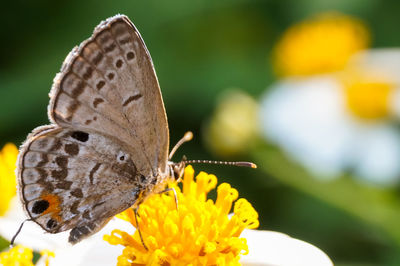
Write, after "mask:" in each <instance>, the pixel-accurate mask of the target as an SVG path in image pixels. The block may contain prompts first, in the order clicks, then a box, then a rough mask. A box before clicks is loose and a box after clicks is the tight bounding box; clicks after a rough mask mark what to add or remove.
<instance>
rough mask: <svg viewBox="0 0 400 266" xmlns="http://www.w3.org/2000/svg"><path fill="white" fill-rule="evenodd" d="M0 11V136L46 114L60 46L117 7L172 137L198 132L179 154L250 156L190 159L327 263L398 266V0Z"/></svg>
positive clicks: (19, 137)
mask: <svg viewBox="0 0 400 266" xmlns="http://www.w3.org/2000/svg"><path fill="white" fill-rule="evenodd" d="M1 13H2V16H1V17H0V21H1V25H2V27H1V28H0V32H1V36H2V39H1V40H2V41H1V42H0V49H1V51H2V52H1V53H0V144H1V146H3V145H4V144H5V143H7V142H13V143H15V144H17V145H20V144H21V142H22V141H23V140H24V139H25V137H26V135H27V134H28V133H29V132H30V131H31V130H32V129H33V128H35V127H36V126H39V125H42V124H46V123H48V118H47V104H48V100H49V98H48V92H49V90H50V87H51V84H52V80H53V78H54V76H55V74H56V73H57V72H58V71H59V69H60V66H61V63H62V61H63V60H64V58H65V56H66V55H67V54H68V52H69V51H70V50H71V49H72V47H73V46H75V45H78V44H79V43H80V42H81V41H83V40H84V39H86V38H88V37H89V36H90V35H91V33H92V30H93V28H94V27H95V26H96V25H97V24H98V23H99V22H100V21H101V20H103V19H105V18H107V17H109V16H112V15H114V14H116V13H123V14H126V15H128V16H129V17H130V19H131V20H132V21H133V23H134V24H135V25H136V27H137V28H138V29H139V31H140V32H141V34H142V37H143V38H144V40H145V42H146V44H147V47H148V49H149V51H150V53H151V55H152V58H153V61H154V65H155V68H156V71H157V75H158V78H159V82H160V85H161V89H162V94H163V97H164V102H165V106H166V109H167V114H168V120H169V126H170V134H171V143H172V144H174V143H175V142H176V141H177V140H179V138H180V137H181V136H183V134H184V133H185V132H186V131H187V130H191V131H193V133H194V135H195V138H194V140H193V141H191V142H190V143H187V144H185V145H184V146H183V147H182V148H181V149H180V150H179V151H178V153H177V154H176V155H175V160H179V159H180V158H181V157H182V156H183V155H186V156H187V157H188V158H189V159H215V160H251V161H254V162H255V163H257V164H258V166H259V168H258V169H256V170H253V169H244V168H230V167H226V166H214V165H197V166H195V170H197V171H200V170H204V171H207V172H209V173H214V174H216V175H217V176H218V178H219V181H220V182H224V181H226V182H229V183H231V184H232V186H234V187H236V188H237V189H238V190H239V193H240V196H241V197H245V198H247V199H248V200H249V201H250V202H251V203H252V204H253V206H254V207H255V209H256V210H257V211H258V212H259V215H260V229H263V230H272V231H279V232H282V233H286V234H289V235H291V236H292V237H295V238H299V239H302V240H304V241H307V242H309V243H312V244H314V245H316V246H317V247H319V248H321V249H322V250H324V251H325V252H326V253H327V254H328V255H329V256H330V257H331V259H332V260H333V261H334V262H335V264H336V265H399V264H400V226H399V223H400V193H399V191H400V190H399V188H400V187H399V183H400V182H399V181H400V170H399V169H398V168H399V164H400V155H399V153H400V144H399V142H400V131H399V123H398V117H399V116H398V114H399V112H398V109H400V108H399V107H400V102H399V101H398V97H397V95H398V92H397V88H400V86H397V85H398V84H399V83H398V81H399V77H400V75H399V74H400V56H399V51H398V50H397V49H398V48H399V47H400V34H399V30H398V25H399V23H400V17H399V14H400V2H398V1H395V0H391V1H390V0H386V1H378V0H355V1H345V0H338V1H328V0H301V1H298V0H265V1H261V0H260V1H249V0H220V1H205V0H192V1H183V0H172V1H155V0H147V1H136V0H126V1H119V0H118V1H93V0H90V1H76V0H71V1H7V2H5V1H3V2H2V12H1ZM388 48H391V49H388ZM360 53H361V54H360ZM397 103H399V105H397ZM398 159H399V160H398ZM0 178H1V177H0Z"/></svg>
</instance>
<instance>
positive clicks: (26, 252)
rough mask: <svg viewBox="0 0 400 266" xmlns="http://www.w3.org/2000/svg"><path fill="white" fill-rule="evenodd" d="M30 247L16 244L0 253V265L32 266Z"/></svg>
mask: <svg viewBox="0 0 400 266" xmlns="http://www.w3.org/2000/svg"><path fill="white" fill-rule="evenodd" d="M32 259H33V253H32V249H30V248H27V247H24V246H21V245H18V246H15V247H13V248H11V249H9V250H8V251H4V252H1V253H0V265H7V266H33V265H34V264H33V262H32Z"/></svg>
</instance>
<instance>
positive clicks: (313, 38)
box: [274, 13, 370, 76]
mask: <svg viewBox="0 0 400 266" xmlns="http://www.w3.org/2000/svg"><path fill="white" fill-rule="evenodd" d="M369 39H370V36H369V32H368V30H367V28H366V26H365V25H364V24H363V23H362V22H361V21H360V20H359V19H356V18H354V17H351V16H346V15H343V14H338V13H327V14H320V15H319V16H316V17H314V18H311V19H308V20H306V21H304V22H301V23H299V24H296V25H294V26H292V27H290V28H289V29H288V30H287V31H286V32H285V33H284V34H283V36H282V37H281V39H280V40H279V42H278V43H277V45H276V47H275V51H274V57H275V64H276V65H275V67H276V70H277V72H278V73H279V74H280V75H284V76H291V75H313V74H319V73H326V72H331V71H337V70H340V69H342V68H343V67H344V66H345V65H346V63H347V62H348V60H349V58H350V56H351V55H352V54H354V53H355V52H357V51H360V50H363V49H365V48H367V46H368V43H369Z"/></svg>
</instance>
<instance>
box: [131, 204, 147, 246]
mask: <svg viewBox="0 0 400 266" xmlns="http://www.w3.org/2000/svg"><path fill="white" fill-rule="evenodd" d="M139 206H140V205H138V207H137V208H135V209H133V211H134V212H135V222H136V228H137V230H138V232H139V236H140V241H142V245H143V247H144V248H145V249H146V250H149V249H148V248H147V246H146V244H145V243H144V240H143V236H142V232H141V231H140V227H139V223H138V218H137V217H138V216H139V214H138V212H139Z"/></svg>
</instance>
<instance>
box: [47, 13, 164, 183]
mask: <svg viewBox="0 0 400 266" xmlns="http://www.w3.org/2000/svg"><path fill="white" fill-rule="evenodd" d="M50 97H51V101H50V105H49V117H50V120H51V121H52V122H54V123H56V124H58V125H60V126H61V127H70V128H75V129H80V130H83V131H88V130H89V131H96V132H99V133H100V134H106V135H110V136H115V137H117V138H118V139H119V140H121V141H122V142H123V143H124V144H125V145H126V147H127V149H128V150H129V152H130V154H131V155H132V157H134V158H135V160H136V161H135V162H136V164H137V167H139V169H138V170H139V171H140V172H141V173H142V174H143V175H145V176H149V175H152V176H156V175H157V174H158V173H165V172H166V167H167V165H166V164H167V159H168V148H169V133H168V123H167V118H166V114H165V109H164V104H163V100H162V96H161V92H160V87H159V84H158V80H157V77H156V74H155V70H154V67H153V63H152V60H151V57H150V54H149V52H148V50H147V48H146V45H145V44H144V42H143V39H142V38H141V36H140V34H139V32H138V31H137V30H136V28H135V26H134V25H133V24H132V22H131V21H130V20H129V19H128V18H127V17H126V16H123V15H117V16H114V17H112V18H109V19H107V20H106V21H104V22H102V23H100V25H98V26H97V27H96V28H95V30H94V33H93V35H92V36H91V37H90V38H89V39H87V40H86V41H84V42H83V43H82V44H81V45H80V46H79V47H76V48H74V49H73V50H72V51H71V52H70V54H69V55H68V56H67V58H66V59H65V61H64V64H63V66H62V68H61V72H60V73H59V74H57V76H56V77H55V79H54V83H53V87H52V90H51V93H50Z"/></svg>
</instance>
